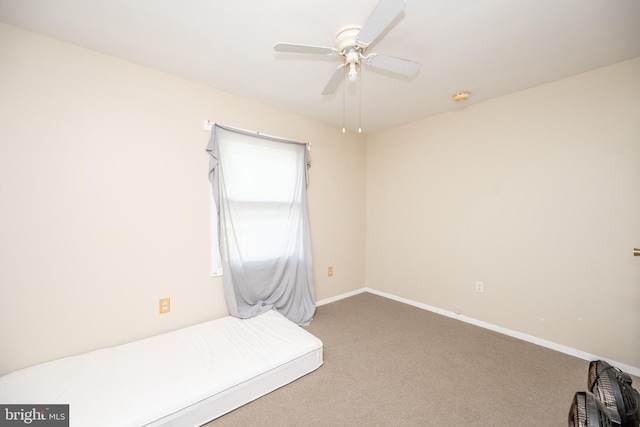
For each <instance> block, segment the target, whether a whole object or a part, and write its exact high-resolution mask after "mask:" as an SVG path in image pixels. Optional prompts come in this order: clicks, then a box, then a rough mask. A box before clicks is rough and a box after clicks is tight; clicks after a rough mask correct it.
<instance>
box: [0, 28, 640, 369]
mask: <svg viewBox="0 0 640 427" xmlns="http://www.w3.org/2000/svg"><path fill="white" fill-rule="evenodd" d="M638 99H640V58H639V59H636V60H633V61H628V62H625V63H622V64H618V65H615V66H612V67H608V68H604V69H600V70H596V71H593V72H591V73H586V74H583V75H579V76H575V77H572V78H569V79H565V80H562V81H559V82H555V83H552V84H549V85H545V86H541V87H537V88H534V89H531V90H527V91H524V92H520V93H517V94H513V95H510V96H506V97H503V98H499V99H495V100H492V101H488V102H484V103H481V104H477V105H474V106H469V107H467V108H462V109H460V110H458V111H455V112H452V113H448V114H443V115H440V116H437V117H432V118H429V119H425V120H422V121H418V122H414V123H411V124H407V125H404V126H400V127H398V128H395V129H391V130H388V131H384V132H379V133H376V134H373V135H369V136H368V137H367V138H366V139H365V137H364V136H359V135H354V134H347V135H346V136H345V135H342V134H341V132H340V129H339V128H336V127H334V126H330V125H327V124H323V123H320V122H317V121H313V120H310V119H308V118H305V117H301V116H298V115H296V114H293V113H289V112H285V111H282V110H279V109H276V108H273V107H270V106H267V105H264V104H259V103H256V102H253V101H251V100H247V99H243V98H239V97H236V96H233V95H230V94H227V93H225V92H222V91H219V90H215V89H211V88H207V87H204V86H201V85H197V84H195V83H191V82H188V81H185V80H181V79H178V78H176V77H173V76H170V75H167V74H162V73H159V72H156V71H153V70H150V69H148V68H144V67H140V66H137V65H134V64H131V63H127V62H124V61H120V60H118V59H115V58H112V57H108V56H105V55H101V54H98V53H96V52H92V51H88V50H84V49H81V48H78V47H75V46H72V45H68V44H65V43H61V42H58V41H55V40H52V39H50V38H46V37H42V36H39V35H35V34H33V33H29V32H25V31H22V30H18V29H15V28H13V27H9V26H5V25H3V24H0V200H1V203H2V205H1V206H2V209H0V222H1V223H2V227H1V228H0V342H2V351H1V352H0V374H2V373H6V372H9V371H11V370H14V369H18V368H21V367H24V366H29V365H32V364H34V363H39V362H42V361H46V360H50V359H54V358H57V357H62V356H66V355H70V354H75V353H79V352H83V351H87V350H91V349H95V348H99V347H103V346H107V345H113V344H118V343H121V342H126V341H129V340H133V339H136V338H140V337H144V336H148V335H153V334H156V333H159V332H163V331H167V330H172V329H176V328H179V327H182V326H185V325H189V324H193V323H197V322H200V321H203V320H207V319H211V318H216V317H220V316H223V315H225V314H226V313H227V311H226V305H225V302H224V297H223V294H222V289H221V288H222V286H221V285H222V283H221V280H220V279H219V278H211V277H209V238H208V237H209V185H208V182H207V176H206V171H207V165H208V159H207V156H206V153H205V151H204V148H205V146H206V143H207V140H208V137H209V134H208V133H207V132H204V131H202V121H203V120H204V119H211V120H214V121H218V122H220V123H224V124H227V125H230V126H236V127H241V128H245V129H254V130H259V131H261V132H264V133H268V134H273V135H280V136H283V137H286V138H292V139H297V140H300V141H305V142H310V143H311V144H312V145H313V150H312V153H311V154H312V159H313V167H312V169H311V186H310V187H309V210H310V217H311V226H312V242H313V251H314V263H315V279H316V297H317V299H318V300H320V299H325V298H330V297H333V296H337V295H340V294H343V293H347V292H350V291H354V290H357V289H360V288H362V287H363V286H365V285H366V286H368V287H370V288H372V289H375V290H379V291H382V292H387V293H390V294H393V295H397V296H399V297H403V298H408V299H412V300H414V301H417V302H421V303H424V304H428V305H431V306H434V307H437V308H441V309H444V310H449V311H455V310H456V309H460V310H461V311H462V314H464V315H467V316H469V317H472V318H475V319H479V320H482V321H486V322H489V323H492V324H495V325H499V326H502V327H505V328H508V329H511V330H514V331H519V332H522V333H526V334H530V335H532V336H535V337H539V338H542V339H546V340H549V341H553V342H556V343H558V344H561V345H565V346H569V347H571V348H575V349H578V350H582V351H585V352H589V353H592V354H597V355H600V356H602V357H607V358H611V359H613V360H615V361H618V362H621V363H626V364H629V365H632V366H636V367H640V340H639V339H638V338H637V337H639V336H640V259H639V258H633V257H632V256H631V249H632V248H633V247H634V246H635V247H637V246H638V245H640V220H638V218H640V168H639V167H638V166H639V165H640V103H639V102H638ZM365 165H366V170H365ZM365 185H366V187H365ZM365 197H366V210H365ZM365 219H366V240H365V225H364V224H365ZM365 242H366V243H365ZM365 246H366V283H365ZM329 265H332V266H333V267H334V270H335V276H334V277H333V278H327V277H326V268H327V266H329ZM476 281H483V282H484V284H485V288H486V289H485V292H484V294H482V295H480V294H477V293H475V291H474V285H475V282H476ZM162 297H171V300H172V311H171V313H170V314H167V315H159V314H158V313H157V304H158V299H159V298H162ZM542 319H544V321H543V320H542ZM578 319H581V320H578Z"/></svg>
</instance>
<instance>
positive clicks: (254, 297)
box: [207, 124, 315, 326]
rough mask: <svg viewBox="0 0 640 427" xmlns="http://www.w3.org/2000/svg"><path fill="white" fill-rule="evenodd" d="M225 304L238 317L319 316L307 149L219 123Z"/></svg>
mask: <svg viewBox="0 0 640 427" xmlns="http://www.w3.org/2000/svg"><path fill="white" fill-rule="evenodd" d="M207 152H208V153H209V155H210V161H209V180H210V181H211V186H212V190H213V198H214V202H215V206H216V209H217V213H218V240H219V247H220V255H221V259H222V269H223V284H224V292H225V298H226V300H227V305H228V307H229V313H230V314H231V315H232V316H236V317H240V318H249V317H253V316H256V315H258V314H261V313H263V312H265V311H268V310H271V309H275V310H276V311H278V312H279V313H281V314H282V315H284V316H285V317H287V318H288V319H289V320H291V321H292V322H295V323H297V324H298V325H301V326H306V325H308V324H309V323H310V322H311V319H312V317H313V314H314V312H315V297H314V284H313V265H312V262H311V239H310V232H309V214H308V209H307V185H308V183H309V175H308V169H309V167H310V166H311V160H310V157H309V151H308V150H307V145H306V144H301V143H298V142H294V141H288V140H284V139H278V138H273V137H267V136H263V135H257V134H254V133H250V132H245V131H241V130H238V129H233V128H228V127H224V126H220V125H218V124H216V125H215V126H214V127H213V129H212V130H211V139H210V140H209V144H208V146H207Z"/></svg>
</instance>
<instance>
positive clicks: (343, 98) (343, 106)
mask: <svg viewBox="0 0 640 427" xmlns="http://www.w3.org/2000/svg"><path fill="white" fill-rule="evenodd" d="M344 78H345V77H344V76H343V79H344ZM346 86H347V84H346V82H344V83H343V84H342V133H345V132H346V131H347V129H346V126H345V114H346V113H345V111H346V101H345V100H346V91H347V90H346V89H345V87H346Z"/></svg>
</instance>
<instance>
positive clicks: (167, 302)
mask: <svg viewBox="0 0 640 427" xmlns="http://www.w3.org/2000/svg"><path fill="white" fill-rule="evenodd" d="M158 309H159V311H160V314H164V313H168V312H170V311H171V298H162V299H161V300H160V302H159V304H158Z"/></svg>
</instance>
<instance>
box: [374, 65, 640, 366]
mask: <svg viewBox="0 0 640 427" xmlns="http://www.w3.org/2000/svg"><path fill="white" fill-rule="evenodd" d="M478 90H480V88H478ZM366 236H367V244H366V250H367V257H366V281H367V286H368V287H370V288H372V289H375V290H379V291H382V292H387V293H390V294H393V295H396V296H399V297H402V298H407V299H410V300H414V301H416V302H419V303H423V304H427V305H430V306H433V307H436V308H439V309H443V310H448V311H451V312H455V311H456V310H461V312H462V314H463V315H466V316H469V317H471V318H474V319H478V320H481V321H485V322H489V323H491V324H493V325H497V326H500V327H503V328H507V329H510V330H513V331H517V332H521V333H524V334H529V335H532V336H534V337H538V338H542V339H544V340H548V341H551V342H554V343H557V344H560V345H563V346H568V347H570V348H573V349H577V350H581V351H583V352H587V353H591V354H594V355H599V356H601V357H605V358H610V359H613V360H615V361H617V362H620V363H624V364H628V365H630V366H634V367H640V258H634V257H633V256H632V249H633V248H634V247H639V246H640V58H637V59H635V60H631V61H627V62H624V63H620V64H617V65H614V66H610V67H607V68H602V69H599V70H595V71H592V72H589V73H586V74H581V75H578V76H574V77H571V78H568V79H565V80H561V81H558V82H555V83H551V84H547V85H544V86H540V87H536V88H533V89H530V90H526V91H523V92H519V93H515V94H512V95H509V96H505V97H501V98H498V99H494V100H491V101H488V102H484V103H479V104H477V105H472V106H469V107H466V108H462V109H459V110H456V111H454V112H451V113H447V114H442V115H439V116H436V117H432V118H428V119H424V120H421V121H418V122H413V123H410V124H407V125H404V126H400V127H397V128H394V129H389V130H386V131H383V132H379V133H376V134H374V135H369V137H368V138H367V233H366ZM476 281H481V282H484V286H485V292H484V293H483V294H478V293H476V292H475V283H476Z"/></svg>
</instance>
